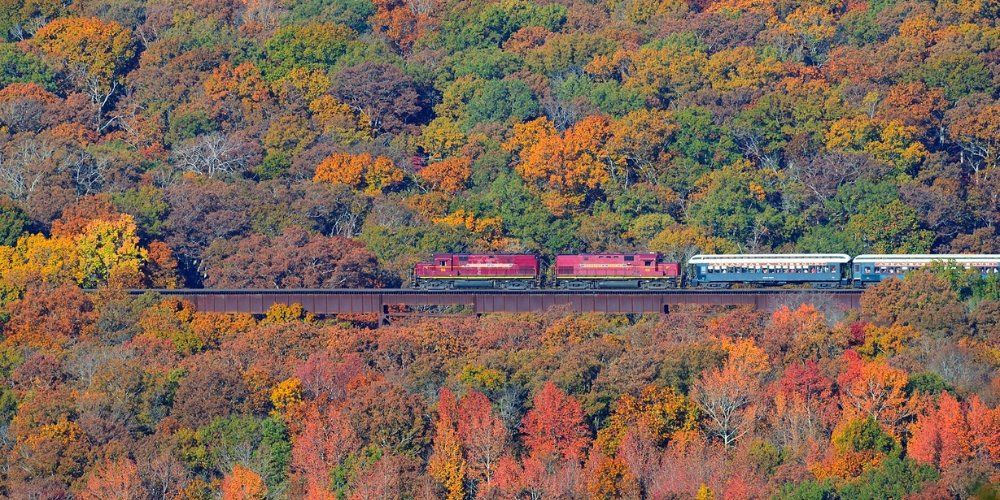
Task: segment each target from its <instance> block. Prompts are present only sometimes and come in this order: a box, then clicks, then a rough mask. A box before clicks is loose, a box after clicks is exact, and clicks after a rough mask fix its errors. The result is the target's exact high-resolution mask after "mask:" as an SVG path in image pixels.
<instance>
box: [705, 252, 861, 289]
mask: <svg viewBox="0 0 1000 500" xmlns="http://www.w3.org/2000/svg"><path fill="white" fill-rule="evenodd" d="M850 261H851V257H850V256H849V255H843V254H787V255H780V254H768V255H753V254H733V255H695V256H694V257H691V259H690V260H688V268H689V270H690V271H689V274H688V280H689V283H690V284H691V286H697V287H708V288H728V287H730V286H732V285H733V284H736V283H741V284H750V285H758V286H769V285H771V286H778V285H788V284H796V283H805V284H811V285H813V286H816V287H820V288H833V287H836V286H839V285H840V284H841V282H842V281H843V278H844V266H845V265H846V264H847V263H848V262H850Z"/></svg>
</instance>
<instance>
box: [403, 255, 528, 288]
mask: <svg viewBox="0 0 1000 500" xmlns="http://www.w3.org/2000/svg"><path fill="white" fill-rule="evenodd" d="M538 277H539V274H538V257H536V256H534V255H530V254H437V255H435V256H434V260H433V261H432V262H421V263H419V264H417V265H416V267H414V269H413V284H414V286H416V287H417V288H423V289H426V290H446V289H453V288H505V289H509V290H527V289H529V288H537V287H538Z"/></svg>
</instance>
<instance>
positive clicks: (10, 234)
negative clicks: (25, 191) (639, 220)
mask: <svg viewBox="0 0 1000 500" xmlns="http://www.w3.org/2000/svg"><path fill="white" fill-rule="evenodd" d="M28 223H29V220H28V216H27V215H26V214H25V213H24V211H23V210H21V209H20V208H18V207H17V206H15V205H14V204H13V203H10V202H3V201H0V245H5V246H14V244H15V243H17V239H18V238H20V237H21V235H22V234H24V230H25V229H26V228H27V227H28Z"/></svg>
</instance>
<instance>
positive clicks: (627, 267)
mask: <svg viewBox="0 0 1000 500" xmlns="http://www.w3.org/2000/svg"><path fill="white" fill-rule="evenodd" d="M555 268H556V274H555V285H556V286H557V287H559V288H563V289H567V290H582V289H587V288H654V289H662V288H676V287H677V286H678V284H679V283H680V277H681V266H680V264H679V263H677V262H664V261H663V256H662V255H660V254H658V253H635V254H621V253H608V254H580V255H557V256H556V265H555Z"/></svg>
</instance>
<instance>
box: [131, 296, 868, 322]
mask: <svg viewBox="0 0 1000 500" xmlns="http://www.w3.org/2000/svg"><path fill="white" fill-rule="evenodd" d="M147 291H151V292H156V293H159V294H161V295H164V296H169V297H175V298H181V299H185V300H188V301H190V302H192V303H193V304H194V305H195V308H196V309H197V310H198V311H203V312H219V313H250V314H264V313H266V312H267V311H268V310H269V309H270V308H271V306H273V305H275V304H284V305H291V304H301V305H302V308H303V309H305V310H306V311H308V312H311V313H313V314H319V315H325V314H359V313H361V314H377V315H380V317H381V318H382V320H381V321H383V322H384V321H386V320H387V318H388V316H389V315H390V314H392V313H393V312H395V311H400V310H403V309H407V308H409V309H413V308H418V309H419V308H427V307H432V306H444V307H447V306H464V307H463V308H464V310H466V311H467V312H470V313H474V314H489V313H527V312H541V311H545V310H548V309H551V308H556V307H559V308H565V309H567V310H569V311H572V312H581V313H582V312H593V313H607V314H648V313H659V314H666V313H667V312H669V310H670V306H675V305H681V304H696V305H750V306H753V307H756V308H758V309H762V310H774V309H777V308H779V307H781V306H783V305H790V306H797V305H799V304H804V303H812V304H815V305H817V306H824V307H833V308H836V309H840V310H847V309H853V308H858V307H859V306H860V298H861V290H810V289H752V290H657V291H646V290H637V291H633V290H630V291H624V290H596V291H595V290H587V291H576V292H568V291H561V290H529V291H504V290H477V291H422V290H400V289H395V290H389V289H366V290H305V289H302V290H264V289H254V290H250V289H244V290H220V289H181V290H133V291H132V292H131V293H133V294H139V293H144V292H147Z"/></svg>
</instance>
